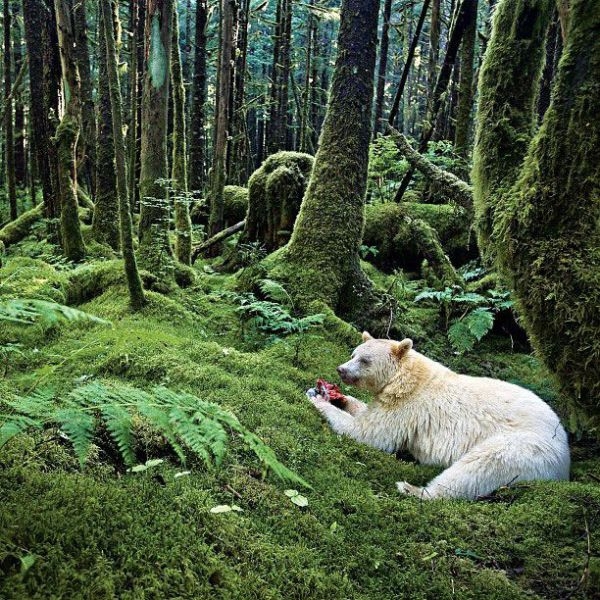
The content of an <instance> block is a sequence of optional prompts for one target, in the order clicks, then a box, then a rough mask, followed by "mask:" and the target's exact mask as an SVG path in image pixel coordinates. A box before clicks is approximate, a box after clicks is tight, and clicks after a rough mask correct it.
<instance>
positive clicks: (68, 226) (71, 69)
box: [54, 0, 85, 262]
mask: <svg viewBox="0 0 600 600" xmlns="http://www.w3.org/2000/svg"><path fill="white" fill-rule="evenodd" d="M55 7H56V25H57V31H58V44H59V48H60V58H61V66H62V73H63V84H64V90H65V99H66V105H65V111H64V114H63V117H62V119H61V121H60V124H59V126H58V127H57V129H56V135H55V138H54V139H55V144H56V148H57V152H58V186H59V187H58V190H59V195H60V206H61V215H60V216H61V219H60V227H61V242H62V247H63V251H64V254H65V256H66V257H67V258H68V259H69V260H71V261H74V262H78V261H81V260H83V258H84V256H85V245H84V243H83V237H82V236H81V226H80V223H79V211H78V208H79V205H78V202H77V142H78V140H79V132H80V130H81V95H80V84H79V71H78V69H77V61H76V59H75V53H74V48H75V31H74V28H73V14H72V7H71V5H70V2H69V0H55Z"/></svg>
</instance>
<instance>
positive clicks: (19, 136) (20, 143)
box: [13, 0, 27, 187]
mask: <svg viewBox="0 0 600 600" xmlns="http://www.w3.org/2000/svg"><path fill="white" fill-rule="evenodd" d="M20 12H21V11H20V2H19V1H18V0H13V17H14V20H13V39H14V40H15V43H14V44H13V52H14V68H15V73H20V71H21V67H22V65H23V54H22V51H21V39H22V37H23V34H22V31H21V22H22V18H21V15H20ZM13 95H14V99H15V132H14V134H15V183H16V185H17V186H21V187H23V186H25V184H26V183H27V165H26V160H27V155H26V152H25V111H24V107H23V95H22V91H21V88H20V87H19V86H17V84H16V81H15V86H14V87H13Z"/></svg>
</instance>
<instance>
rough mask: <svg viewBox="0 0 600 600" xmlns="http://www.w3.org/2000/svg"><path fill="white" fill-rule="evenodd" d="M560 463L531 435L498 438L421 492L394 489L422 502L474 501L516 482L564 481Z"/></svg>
mask: <svg viewBox="0 0 600 600" xmlns="http://www.w3.org/2000/svg"><path fill="white" fill-rule="evenodd" d="M561 461H563V457H562V456H561V453H560V451H559V450H558V448H556V447H554V446H553V445H551V444H548V442H547V441H546V440H544V439H542V438H540V437H538V436H536V435H535V434H529V433H520V434H513V435H508V436H498V437H495V438H491V439H489V440H486V441H484V442H482V443H481V444H478V445H477V446H475V447H474V448H472V449H471V450H470V451H469V452H467V453H466V454H465V455H464V456H463V457H462V458H460V459H459V460H458V461H457V462H455V463H454V464H453V465H451V466H450V467H448V468H447V469H446V470H445V471H442V473H440V474H439V475H438V476H437V477H435V478H434V479H432V480H431V481H430V482H429V483H428V484H427V486H425V487H424V488H418V487H416V486H412V485H410V484H406V483H405V482H400V483H398V484H397V485H398V489H399V491H400V492H402V493H405V494H409V495H412V496H418V497H420V498H423V499H424V500H430V499H433V498H470V499H474V498H477V497H478V496H486V495H488V494H490V493H491V492H493V491H494V490H497V489H498V488H500V487H502V486H506V485H509V484H511V483H514V482H516V481H531V480H536V479H564V478H565V477H564V473H563V471H564V468H563V465H562V464H561ZM567 469H568V467H567Z"/></svg>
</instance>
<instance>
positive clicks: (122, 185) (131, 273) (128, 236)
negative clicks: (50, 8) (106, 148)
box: [99, 0, 146, 310]
mask: <svg viewBox="0 0 600 600" xmlns="http://www.w3.org/2000/svg"><path fill="white" fill-rule="evenodd" d="M111 4H112V3H111ZM99 6H100V10H101V20H102V21H103V24H104V27H102V30H103V32H104V42H105V43H104V46H105V49H106V68H107V72H108V82H109V88H110V102H111V107H112V113H113V118H112V123H113V139H114V150H115V165H116V172H117V186H118V191H119V218H120V225H121V248H122V250H123V259H124V264H125V275H126V278H127V285H128V287H129V298H130V302H131V306H132V308H133V309H134V310H139V309H140V308H142V307H143V306H144V304H145V303H146V299H145V297H144V290H143V288H142V282H141V280H140V276H139V273H138V269H137V264H136V260H135V253H134V251H133V225H132V222H131V209H130V207H129V200H128V199H129V195H128V193H127V174H126V172H125V143H124V140H123V115H122V103H121V89H120V83H119V71H118V66H117V49H116V44H115V36H114V30H113V23H112V21H113V13H112V10H111V6H110V5H109V3H108V2H106V0H99ZM100 45H101V46H102V45H103V44H102V40H101V43H100Z"/></svg>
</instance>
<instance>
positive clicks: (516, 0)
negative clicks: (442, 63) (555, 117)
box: [471, 0, 554, 256]
mask: <svg viewBox="0 0 600 600" xmlns="http://www.w3.org/2000/svg"><path fill="white" fill-rule="evenodd" d="M553 8H554V2H553V1H552V0H503V1H502V2H500V3H499V4H498V7H497V8H496V11H495V13H494V21H493V30H492V36H491V39H490V43H489V45H488V48H487V51H486V54H485V60H484V62H483V65H482V68H481V75H480V80H479V102H478V111H477V131H476V139H475V149H474V152H473V172H472V175H471V180H472V181H473V188H474V197H473V201H474V209H475V218H476V221H477V234H478V242H479V247H480V249H481V250H482V251H483V253H484V255H486V256H491V255H493V252H494V248H493V244H490V237H491V235H492V229H493V223H494V220H495V211H496V207H497V194H496V191H497V190H498V189H499V188H502V187H504V188H507V187H510V186H511V185H512V184H513V183H514V182H515V181H516V179H517V177H518V172H519V169H520V167H521V164H522V162H523V157H524V156H525V153H526V152H527V147H528V144H529V141H530V140H531V137H532V135H533V133H534V130H535V125H536V118H535V106H536V98H537V90H538V86H539V79H540V76H541V73H542V68H543V66H544V61H545V43H544V42H545V39H546V32H547V29H548V24H549V21H550V16H551V13H552V10H553Z"/></svg>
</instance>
